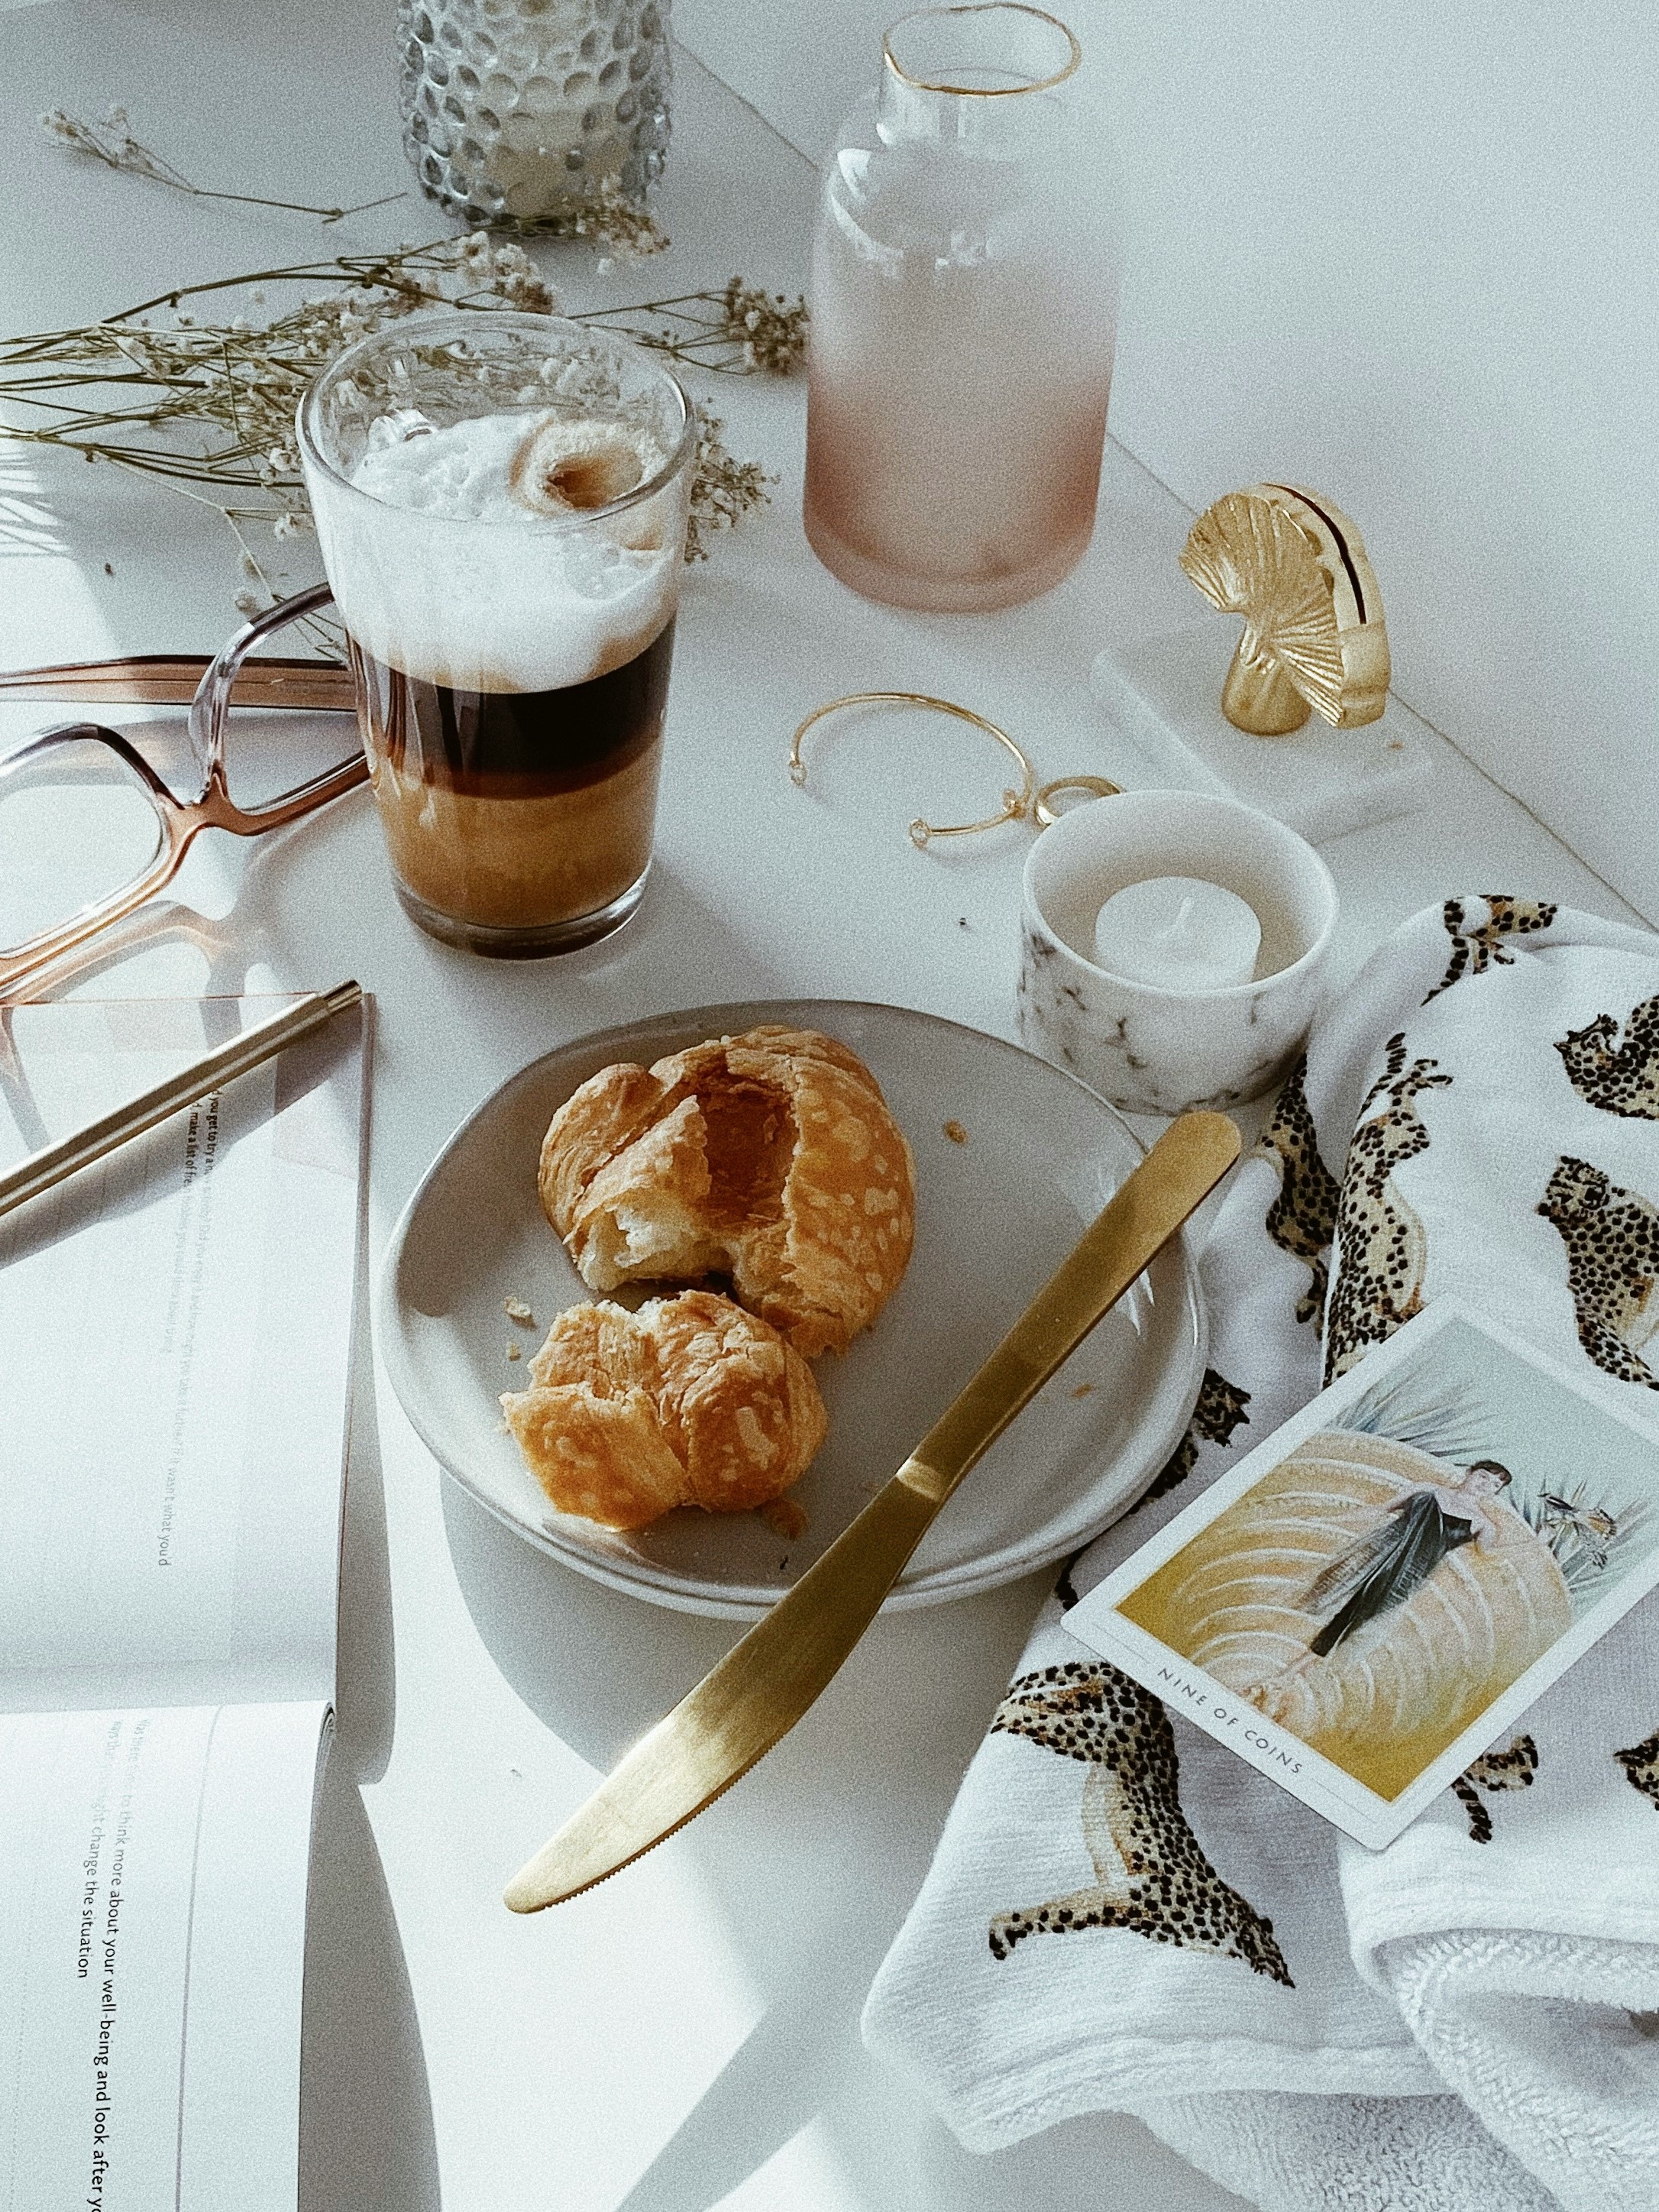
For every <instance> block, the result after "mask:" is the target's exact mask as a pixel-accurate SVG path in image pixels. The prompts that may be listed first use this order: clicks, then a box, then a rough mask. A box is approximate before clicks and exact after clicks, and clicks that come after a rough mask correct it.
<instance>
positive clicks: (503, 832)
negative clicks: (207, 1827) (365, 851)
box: [373, 738, 662, 929]
mask: <svg viewBox="0 0 1659 2212" xmlns="http://www.w3.org/2000/svg"><path fill="white" fill-rule="evenodd" d="M661 761H662V741H661V739H660V738H657V739H656V740H655V741H654V742H653V744H651V745H650V746H649V747H648V748H647V750H645V751H644V752H643V753H641V754H640V755H638V756H637V757H635V758H634V759H633V760H630V761H629V763H627V764H626V766H624V767H623V768H621V769H618V770H617V773H616V774H615V775H609V776H605V777H602V778H600V779H599V781H595V782H592V783H586V784H582V785H580V786H578V787H577V788H575V789H574V790H571V791H562V792H557V793H550V794H549V795H547V796H544V797H540V798H534V799H495V798H478V797H476V796H473V795H472V794H471V793H464V792H456V791H448V790H445V789H444V788H442V787H441V786H440V785H437V784H434V783H428V782H426V781H423V780H422V778H420V777H419V776H411V775H407V774H405V773H404V772H403V771H401V770H399V769H397V768H395V767H394V766H393V765H392V763H391V762H390V761H388V760H386V758H385V757H384V756H382V757H380V759H379V760H377V761H375V762H374V763H373V775H374V796H375V799H376V800H377V801H378V803H379V805H380V820H381V822H382V823H383V825H384V827H385V829H386V846H387V849H388V851H389V853H390V854H391V858H392V866H393V868H394V869H395V870H396V871H397V872H398V875H399V876H400V877H401V878H402V879H403V881H404V883H405V884H407V885H408V886H409V888H410V890H411V891H413V892H414V894H415V896H416V898H418V899H422V900H423V901H424V902H426V904H427V905H428V906H430V907H433V908H435V909H436V910H437V911H438V912H439V913H440V914H445V915H450V916H452V917H453V919H454V920H455V921H464V922H472V923H475V924H477V925H479V926H481V927H484V928H488V929H526V928H537V927H543V926H545V925H546V924H548V923H550V922H557V921H574V920H575V919H576V918H577V917H579V916H580V915H588V914H592V913H595V912H596V911H597V910H598V909H599V908H601V907H604V906H608V905H609V904H610V902H611V900H612V899H616V898H620V897H621V896H622V895H623V892H624V891H625V890H627V889H628V888H629V885H630V884H634V883H636V882H637V881H638V880H639V878H640V877H641V876H642V875H643V874H644V872H645V870H646V866H647V862H648V861H649V860H650V858H651V829H652V823H653V817H654V816H655V812H656V801H657V774H658V770H659V767H660V765H661Z"/></svg>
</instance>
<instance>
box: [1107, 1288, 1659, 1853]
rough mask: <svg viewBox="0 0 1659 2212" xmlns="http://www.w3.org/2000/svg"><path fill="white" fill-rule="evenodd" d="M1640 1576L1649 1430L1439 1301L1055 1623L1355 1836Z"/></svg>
mask: <svg viewBox="0 0 1659 2212" xmlns="http://www.w3.org/2000/svg"><path fill="white" fill-rule="evenodd" d="M1656 1582H1659V1431H1656V1430H1655V1429H1651V1428H1650V1427H1649V1426H1647V1425H1645V1424H1644V1422H1643V1421H1642V1420H1641V1419H1638V1418H1635V1417H1632V1418H1622V1417H1621V1415H1620V1413H1619V1412H1617V1411H1616V1410H1614V1409H1613V1408H1612V1407H1609V1405H1608V1404H1607V1401H1606V1400H1605V1399H1603V1398H1602V1397H1601V1396H1599V1395H1594V1394H1593V1393H1592V1392H1591V1391H1590V1390H1589V1389H1585V1388H1584V1387H1583V1385H1582V1383H1580V1382H1579V1381H1578V1380H1577V1378H1576V1377H1575V1376H1572V1375H1571V1374H1570V1373H1569V1372H1568V1371H1567V1370H1565V1368H1563V1367H1561V1366H1559V1365H1558V1364H1557V1363H1556V1362H1555V1361H1553V1360H1552V1359H1549V1358H1546V1357H1545V1356H1544V1355H1543V1354H1541V1353H1540V1352H1535V1351H1534V1350H1532V1349H1531V1348H1530V1347H1529V1346H1522V1345H1520V1344H1517V1343H1516V1342H1515V1341H1513V1340H1511V1339H1509V1338H1507V1337H1504V1336H1501V1335H1499V1334H1496V1333H1495V1332H1494V1331H1493V1330H1492V1329H1491V1328H1488V1327H1487V1326H1486V1323H1485V1322H1482V1321H1480V1320H1479V1319H1478V1318H1477V1317H1476V1316H1475V1315H1474V1314H1473V1313H1471V1312H1469V1311H1468V1310H1467V1309H1465V1308H1463V1307H1462V1306H1460V1305H1458V1304H1455V1302H1452V1301H1449V1300H1440V1301H1437V1303H1436V1304H1433V1305H1432V1306H1431V1307H1430V1308H1429V1309H1428V1310H1427V1311H1426V1312H1425V1313H1423V1314H1421V1315H1419V1316H1418V1318H1417V1319H1416V1320H1414V1321H1413V1322H1409V1323H1408V1324H1407V1327H1406V1328H1403V1329H1401V1331H1400V1333H1399V1334H1398V1335H1396V1336H1395V1337H1394V1338H1393V1339H1391V1340H1390V1341H1389V1343H1388V1344H1387V1345H1386V1346H1382V1347H1380V1348H1379V1349H1378V1350H1377V1351H1376V1352H1372V1353H1371V1354H1370V1357H1369V1358H1366V1359H1365V1360H1364V1362H1363V1363H1362V1364H1361V1365H1359V1366H1358V1367H1357V1368H1355V1369H1354V1370H1352V1372H1351V1373H1350V1374H1348V1375H1346V1376H1343V1377H1342V1379H1341V1380H1340V1382H1338V1383H1333V1384H1332V1386H1331V1388H1330V1389H1328V1390H1326V1391H1324V1392H1322V1394H1321V1395H1320V1396H1318V1397H1317V1398H1316V1399H1315V1400H1314V1401H1313V1402H1312V1404H1311V1405H1309V1406H1307V1407H1304V1409H1303V1411H1302V1412H1301V1413H1297V1415H1296V1416H1295V1417H1294V1418H1293V1419H1291V1420H1289V1421H1287V1422H1285V1425H1284V1426H1283V1427H1282V1428H1280V1429H1278V1430H1276V1431H1274V1433H1273V1435H1272V1436H1271V1437H1268V1438H1267V1441H1266V1442H1265V1443H1261V1444H1259V1445H1258V1446H1257V1447H1256V1449H1255V1450H1254V1451H1253V1452H1251V1453H1250V1454H1249V1456H1248V1457H1247V1458H1245V1459H1244V1460H1243V1461H1241V1462H1240V1463H1239V1465H1238V1466H1237V1467H1236V1468H1233V1470H1232V1471H1231V1474H1226V1475H1224V1476H1223V1477H1222V1478H1221V1479H1220V1480H1219V1481H1218V1482H1217V1483H1215V1484H1214V1485H1213V1486H1212V1488H1211V1489H1210V1490H1209V1491H1208V1492H1206V1494H1205V1496H1204V1497H1203V1498H1200V1499H1199V1500H1198V1501H1197V1502H1196V1503H1195V1504H1193V1505H1191V1506H1189V1507H1188V1510H1186V1511H1185V1512H1184V1513H1181V1514H1178V1515H1177V1516H1176V1518H1175V1519H1174V1520H1173V1521H1171V1522H1170V1523H1169V1525H1168V1527H1167V1528H1164V1530H1162V1532H1161V1533H1160V1534H1158V1535H1157V1536H1155V1537H1154V1538H1153V1539H1152V1541H1151V1542H1150V1543H1149V1544H1146V1545H1145V1546H1143V1547H1142V1548H1141V1549H1140V1550H1139V1551H1138V1552H1137V1553H1134V1555H1133V1558H1131V1559H1127V1560H1126V1561H1125V1562H1124V1564H1123V1565H1121V1567H1119V1568H1118V1569H1117V1571H1115V1573H1114V1574H1111V1575H1109V1577H1107V1578H1106V1580H1105V1581H1104V1582H1103V1583H1101V1584H1100V1585H1099V1587H1098V1588H1097V1589H1094V1590H1091V1592H1090V1594H1089V1595H1088V1596H1087V1597H1086V1598H1085V1599H1084V1600H1083V1601H1082V1602H1081V1603H1080V1604H1079V1605H1076V1606H1073V1608H1072V1610H1071V1611H1070V1612H1069V1613H1067V1614H1066V1628H1067V1630H1068V1631H1069V1632H1071V1633H1072V1634H1073V1636H1076V1637H1077V1638H1079V1640H1080V1641H1081V1642H1083V1643H1085V1644H1088V1645H1090V1646H1091V1648H1092V1649H1093V1650H1097V1651H1098V1652H1099V1653H1101V1655H1102V1656H1103V1657H1105V1658H1107V1659H1109V1660H1110V1661H1111V1662H1113V1664H1114V1665H1115V1666H1117V1667H1120V1668H1121V1669H1122V1670H1123V1672H1124V1673H1125V1674H1129V1675H1132V1676H1133V1679H1134V1680H1136V1681H1137V1682H1139V1683H1142V1684H1144V1685H1145V1686H1146V1688H1147V1689H1149V1690H1151V1691H1152V1692H1154V1694H1155V1695H1157V1696H1158V1697H1159V1698H1161V1699H1163V1700H1164V1703H1165V1705H1168V1706H1169V1707H1170V1711H1174V1712H1180V1713H1184V1714H1185V1715H1186V1717H1188V1720H1190V1721H1192V1722H1194V1723H1195V1724H1196V1725H1197V1726H1198V1727H1200V1728H1201V1729H1206V1730H1207V1731H1208V1733H1209V1734H1210V1735H1212V1736H1214V1737H1216V1738H1217V1740H1218V1741H1220V1742H1222V1743H1225V1744H1228V1745H1230V1746H1231V1747H1232V1748H1233V1749H1234V1750H1235V1751H1237V1753H1238V1754H1239V1756H1240V1758H1242V1759H1248V1760H1249V1763H1250V1765H1253V1766H1255V1767H1257V1768H1259V1769H1260V1771H1261V1772H1262V1773H1263V1774H1267V1775H1269V1776H1271V1777H1272V1778H1273V1780H1274V1781H1275V1782H1277V1783H1279V1784H1281V1785H1282V1786H1283V1787H1284V1788H1285V1789H1286V1790H1289V1791H1290V1792H1291V1795H1292V1796H1296V1797H1299V1798H1300V1799H1301V1800H1302V1802H1304V1804H1306V1805H1310V1806H1311V1807H1312V1808H1313V1809H1314V1810H1315V1811H1316V1812H1317V1813H1322V1814H1324V1816H1325V1817H1326V1818H1327V1819H1328V1820H1333V1821H1334V1822H1335V1824H1336V1825H1337V1826H1338V1827H1340V1828H1342V1829H1345V1830H1346V1832H1347V1833H1348V1834H1349V1835H1351V1836H1353V1837H1356V1838H1358V1841H1359V1842H1361V1843H1362V1844H1370V1845H1371V1846H1372V1847H1374V1848H1376V1847H1380V1846H1381V1845H1383V1844H1387V1843H1389V1842H1390V1841H1392V1839H1393V1838H1395V1836H1397V1835H1398V1834H1399V1833H1400V1832H1401V1829H1402V1828H1404V1827H1406V1826H1408V1825H1409V1823H1410V1822H1411V1821H1412V1820H1414V1819H1415V1818H1416V1816H1417V1814H1419V1813H1420V1812H1421V1811H1422V1810H1423V1808H1424V1807H1425V1805H1427V1804H1428V1803H1429V1802H1430V1800H1431V1798H1433V1797H1434V1796H1436V1794H1437V1792H1438V1791H1439V1790H1443V1789H1444V1788H1445V1787H1446V1786H1447V1785H1448V1784H1449V1783H1450V1782H1451V1781H1452V1780H1453V1779H1454V1778H1455V1776H1457V1775H1459V1774H1461V1773H1462V1771H1463V1769H1464V1768H1465V1767H1466V1766H1467V1765H1468V1764H1469V1762H1470V1761H1471V1759H1475V1758H1478V1757H1479V1756H1480V1753H1482V1752H1483V1751H1485V1750H1486V1748H1487V1747H1488V1746H1489V1745H1491V1744H1492V1741H1494V1739H1496V1738H1498V1737H1499V1736H1501V1735H1504V1731H1505V1730H1506V1729H1510V1726H1511V1724H1512V1723H1514V1722H1515V1721H1516V1718H1517V1717H1519V1716H1520V1715H1521V1714H1522V1712H1524V1711H1525V1710H1526V1709H1527V1707H1528V1705H1532V1704H1533V1703H1534V1700H1535V1699H1537V1698H1539V1697H1540V1696H1541V1694H1542V1692H1544V1691H1545V1690H1547V1688H1548V1687H1549V1686H1550V1684H1551V1683H1552V1682H1553V1681H1554V1680H1556V1679H1557V1678H1558V1677H1559V1675H1560V1674H1562V1673H1563V1672H1564V1671H1565V1668H1568V1667H1570V1666H1571V1664H1572V1662H1573V1661H1574V1660H1575V1659H1577V1658H1578V1657H1579V1656H1581V1655H1582V1654H1583V1652H1585V1651H1587V1650H1589V1647H1590V1645H1591V1644H1594V1643H1595V1641H1596V1639H1597V1638H1599V1637H1601V1636H1602V1635H1604V1634H1605V1633H1606V1632H1607V1630H1608V1629H1609V1628H1610V1627H1612V1626H1613V1623H1614V1621H1616V1620H1619V1619H1620V1616H1621V1615H1622V1614H1624V1613H1628V1612H1629V1610H1630V1608H1631V1607H1632V1606H1633V1605H1634V1604H1635V1603H1636V1601H1637V1600H1638V1598H1640V1597H1642V1596H1643V1595H1644V1594H1645V1593H1646V1592H1647V1591H1648V1590H1650V1589H1652V1588H1653V1586H1654V1584H1655V1583H1656Z"/></svg>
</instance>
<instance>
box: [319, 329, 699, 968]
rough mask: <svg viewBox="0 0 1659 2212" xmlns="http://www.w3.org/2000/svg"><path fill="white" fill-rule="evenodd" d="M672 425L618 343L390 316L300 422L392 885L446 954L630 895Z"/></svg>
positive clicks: (659, 377) (680, 494)
mask: <svg viewBox="0 0 1659 2212" xmlns="http://www.w3.org/2000/svg"><path fill="white" fill-rule="evenodd" d="M695 447H696V419H695V416H694V415H693V412H692V410H691V407H690V403H689V401H688V400H687V398H686V397H685V394H684V392H683V391H682V390H681V388H680V386H679V385H678V382H677V381H676V380H675V379H674V378H673V377H672V376H671V375H670V374H667V372H666V371H665V370H664V369H662V368H659V366H658V365H657V364H656V363H655V362H653V360H652V359H651V357H650V356H649V355H647V354H646V353H643V352H641V350H640V349H639V348H637V347H635V346H632V345H629V343H627V342H626V341H624V340H622V339H618V338H614V337H610V336H608V335H605V334H601V333H598V332H595V331H587V330H584V329H583V328H581V327H580V325H577V324H574V323H568V322H564V321H562V320H560V319H558V318H556V317H555V316H550V315H520V314H507V313H465V312H463V311H460V310H451V311H441V312H438V313H432V314H422V315H411V316H410V317H408V318H407V319H405V320H404V321H401V322H398V323H396V324H394V325H392V326H391V327H390V328H389V329H387V330H384V331H379V332H377V333H376V334H375V335H374V336H373V337H368V338H365V339H363V340H362V342H361V343H359V344H357V345H356V346H354V347H352V348H351V349H349V351H348V352H346V353H344V354H343V355H342V356H340V358H339V359H338V360H337V362H334V363H333V365H332V366H331V368H329V369H327V370H326V371H325V373H324V374H323V375H322V376H321V377H320V378H319V380H318V381H317V382H316V383H315V384H314V385H313V386H312V388H311V390H310V392H308V393H307V396H306V398H305V401H304V403H303V404H302V405H301V410H300V450H301V458H302V461H303V465H304V469H305V476H306V483H307V489H308V490H309V492H310V494H311V503H312V508H313V513H314V514H315V516H316V520H317V531H318V536H319V539H320V541H321V545H322V552H323V561H324V564H325V568H327V571H328V577H329V581H330V583H331V585H332V586H333V590H334V597H335V599H336V602H337V605H338V607H339V611H340V614H341V616H342V617H343V621H344V623H345V626H346V630H347V633H348V637H349V647H350V657H351V665H352V671H353V675H354V678H355V681H356V697H357V710H358V716H359V720H360V722H361V724H362V734H363V743H364V746H365V749H366V750H367V752H368V760H369V768H370V774H371V780H372V781H373V783H374V796H375V799H376V801H377V802H378V805H379V807H380V820H381V823H382V826H383V828H384V829H385V831H386V846H387V850H388V853H389V854H390V857H391V861H392V879H393V882H394V884H395V886H396V889H397V892H398V898H399V899H400V901H401V902H402V903H403V906H404V909H405V911H406V912H407V913H408V914H409V915H410V916H411V918H412V919H413V920H414V921H416V922H418V923H419V924H420V926H421V927H422V928H423V929H426V930H428V931H430V932H431V933H432V934H433V935H434V936H435V937H440V938H442V939H445V941H446V942H447V943H449V944H452V945H464V946H465V947H467V948H468V949H469V950H471V951H475V952H486V953H493V954H496V955H499V956H502V957H509V958H512V957H520V958H524V957H537V956H539V955H542V954H544V953H550V952H562V951H569V950H571V949H573V948H574V946H576V945H586V944H590V943H592V941H593V940H594V939H597V938H600V937H605V936H607V935H608V934H609V933H611V931H612V930H614V929H617V928H620V927H621V926H622V924H623V922H624V921H627V919H628V917H629V915H631V914H632V913H633V912H634V910H635V907H636V906H637V905H638V904H639V901H640V897H641V892H642V891H643V890H644V887H645V878H646V872H647V868H648V866H649V865H650V860H651V844H652V835H653V826H654V823H655V817H656V803H657V775H658V769H659V763H660V761H661V756H662V730H663V713H664V708H665V703H666V700H667V694H668V672H669V664H670V660H671V654H672V650H673V637H674V617H675V611H676V608H677V605H678V598H679V582H680V574H681V567H682V562H683V558H684V550H685V522H686V509H687V501H688V498H689V492H690V462H691V458H692V454H693V452H694V450H695Z"/></svg>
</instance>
